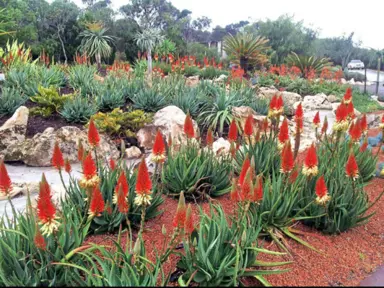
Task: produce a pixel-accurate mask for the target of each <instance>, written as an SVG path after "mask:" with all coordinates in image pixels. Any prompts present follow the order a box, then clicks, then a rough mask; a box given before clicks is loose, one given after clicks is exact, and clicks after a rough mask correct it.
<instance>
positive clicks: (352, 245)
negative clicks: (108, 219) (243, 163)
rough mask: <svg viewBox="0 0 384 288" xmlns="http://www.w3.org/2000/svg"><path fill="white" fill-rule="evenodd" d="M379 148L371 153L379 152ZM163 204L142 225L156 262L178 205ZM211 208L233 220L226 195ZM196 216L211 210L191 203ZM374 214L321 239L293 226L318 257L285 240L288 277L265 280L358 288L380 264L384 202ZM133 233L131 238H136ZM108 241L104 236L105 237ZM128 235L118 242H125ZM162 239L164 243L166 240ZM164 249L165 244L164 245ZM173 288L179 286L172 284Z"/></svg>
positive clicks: (377, 188) (169, 267)
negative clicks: (200, 211)
mask: <svg viewBox="0 0 384 288" xmlns="http://www.w3.org/2000/svg"><path fill="white" fill-rule="evenodd" d="M379 132H380V130H379V129H372V130H370V131H369V133H368V136H376V135H377V133H379ZM377 149H378V148H377V147H376V148H373V150H372V153H376V152H377ZM304 155H305V151H304V152H301V153H300V154H299V155H298V159H300V160H301V161H302V160H303V159H304V157H303V156H304ZM383 161H384V154H383V153H381V154H380V158H379V162H383ZM383 187H384V179H380V178H374V179H373V180H371V181H370V183H369V184H368V185H367V186H366V188H365V190H366V192H367V193H368V196H369V199H370V201H373V200H374V199H376V198H377V197H378V196H379V194H380V193H381V190H382V189H383ZM162 197H163V199H164V203H163V204H162V205H161V206H160V207H159V210H163V211H164V213H163V214H161V215H160V216H158V217H156V218H154V219H151V220H149V221H148V222H146V224H145V230H144V233H143V239H144V241H145V243H146V249H147V251H146V252H147V255H148V258H149V259H151V260H155V258H156V252H159V254H161V252H162V251H163V249H164V248H163V247H164V243H168V241H169V240H170V237H171V234H172V230H173V226H172V221H173V217H174V213H175V211H176V208H177V204H178V200H177V199H172V198H170V197H167V196H162ZM212 201H213V203H220V204H221V206H222V207H223V210H224V211H225V212H226V213H227V215H231V214H232V213H233V211H234V210H235V209H234V207H235V206H234V203H233V202H232V201H231V199H230V196H229V195H228V194H227V195H224V196H221V197H218V198H215V199H213V200H212ZM192 205H193V210H194V213H195V215H198V212H199V207H201V208H202V209H203V210H204V211H205V212H208V211H209V203H208V202H204V203H200V204H192ZM373 210H375V211H376V214H375V215H374V216H373V217H372V218H371V219H370V220H369V222H368V223H367V224H364V225H362V226H359V227H355V228H352V229H350V230H349V231H347V232H343V233H341V234H339V235H325V234H323V233H321V232H319V231H317V230H316V229H314V228H311V227H308V226H305V225H303V224H302V223H299V222H297V223H296V224H295V226H294V228H295V229H297V230H299V231H301V232H302V233H303V234H302V235H300V237H301V238H302V239H303V240H304V241H306V242H308V243H309V244H310V245H312V246H313V247H315V248H316V249H318V250H319V251H321V252H322V253H323V254H319V253H316V252H315V251H312V250H310V249H308V248H306V247H305V246H303V245H301V244H299V243H297V242H296V241H294V240H292V239H286V240H287V243H288V245H289V249H290V251H291V253H292V255H291V256H290V255H286V256H282V257H281V258H280V259H279V261H293V263H292V264H291V265H289V269H291V270H290V271H289V272H287V273H283V274H277V275H271V276H266V279H267V280H268V281H269V282H270V283H271V284H272V285H274V286H332V287H333V286H356V285H359V283H360V282H361V281H362V280H363V279H365V278H366V277H368V276H369V275H370V274H372V273H373V272H374V271H375V270H376V268H377V267H379V266H380V265H382V264H383V263H384V226H383V225H382V223H383V221H384V202H383V201H379V202H378V203H377V205H376V206H375V207H374V208H373ZM163 225H164V226H165V228H166V230H167V238H166V239H164V236H163V233H162V229H163ZM136 234H137V233H134V238H135V237H136ZM106 236H107V237H106ZM112 239H114V240H116V239H117V234H109V235H105V234H102V235H92V236H89V237H88V238H87V239H86V243H97V244H104V245H112ZM126 240H127V239H126V234H124V235H123V237H122V239H121V242H122V243H123V246H125V245H124V243H126ZM165 240H166V241H165ZM165 245H166V244H165ZM264 248H267V249H269V250H273V251H280V250H279V248H278V247H277V245H276V244H275V243H274V242H268V241H266V242H265V243H264ZM178 259H179V258H178V257H177V256H176V255H174V254H172V255H171V256H170V257H169V259H168V261H167V262H166V263H164V265H163V269H164V272H165V273H166V274H167V273H169V272H176V271H177V268H176V264H177V261H178ZM260 260H264V261H276V258H275V257H270V256H268V255H260ZM244 282H245V283H246V284H247V286H259V285H260V284H259V282H258V281H257V280H255V279H254V278H246V279H244ZM170 285H175V286H177V282H174V283H170Z"/></svg>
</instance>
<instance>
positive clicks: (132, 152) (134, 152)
mask: <svg viewBox="0 0 384 288" xmlns="http://www.w3.org/2000/svg"><path fill="white" fill-rule="evenodd" d="M125 154H126V155H127V158H128V159H135V158H139V157H140V156H141V150H140V149H139V148H137V147H136V146H132V147H129V148H127V149H126V150H125Z"/></svg>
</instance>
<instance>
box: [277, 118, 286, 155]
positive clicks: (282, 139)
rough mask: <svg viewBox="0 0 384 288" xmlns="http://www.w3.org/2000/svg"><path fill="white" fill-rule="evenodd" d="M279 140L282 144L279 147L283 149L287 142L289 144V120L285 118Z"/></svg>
mask: <svg viewBox="0 0 384 288" xmlns="http://www.w3.org/2000/svg"><path fill="white" fill-rule="evenodd" d="M278 139H279V144H280V145H279V146H280V147H281V148H282V147H283V146H284V144H285V142H287V141H288V140H289V130H288V120H287V118H284V120H283V123H282V124H281V126H280V131H279V135H278Z"/></svg>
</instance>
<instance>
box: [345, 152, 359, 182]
mask: <svg viewBox="0 0 384 288" xmlns="http://www.w3.org/2000/svg"><path fill="white" fill-rule="evenodd" d="M345 173H346V174H347V177H349V178H352V179H353V180H355V179H357V178H358V177H359V167H358V166H357V162H356V159H355V155H354V154H353V152H352V151H351V153H350V154H349V157H348V161H347V164H346V166H345Z"/></svg>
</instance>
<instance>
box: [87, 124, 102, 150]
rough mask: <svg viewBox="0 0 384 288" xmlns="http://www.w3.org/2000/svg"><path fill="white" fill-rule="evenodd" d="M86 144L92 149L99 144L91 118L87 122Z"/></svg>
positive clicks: (98, 137)
mask: <svg viewBox="0 0 384 288" xmlns="http://www.w3.org/2000/svg"><path fill="white" fill-rule="evenodd" d="M88 142H89V145H91V146H93V147H97V146H99V143H100V136H99V132H98V131H97V128H96V125H95V123H94V122H93V118H91V121H90V122H89V127H88Z"/></svg>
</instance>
